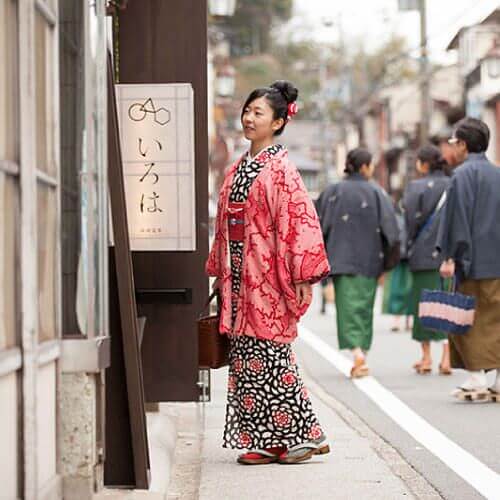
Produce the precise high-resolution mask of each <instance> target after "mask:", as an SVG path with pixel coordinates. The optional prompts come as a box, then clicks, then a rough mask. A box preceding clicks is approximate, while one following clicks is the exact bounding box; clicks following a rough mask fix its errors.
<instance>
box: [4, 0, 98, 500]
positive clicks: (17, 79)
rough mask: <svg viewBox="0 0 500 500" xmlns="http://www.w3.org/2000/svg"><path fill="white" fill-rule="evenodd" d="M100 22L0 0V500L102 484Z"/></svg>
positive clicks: (93, 8) (91, 8)
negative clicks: (99, 358) (100, 467)
mask: <svg viewBox="0 0 500 500" xmlns="http://www.w3.org/2000/svg"><path fill="white" fill-rule="evenodd" d="M104 28H105V5H104V0H97V1H95V2H88V1H84V0H79V1H78V0H74V1H64V2H62V1H61V2H57V0H5V1H2V2H0V67H1V68H2V71H1V72H0V109H1V110H2V112H1V113H0V281H1V284H0V398H1V411H0V442H1V443H2V447H1V449H0V457H1V464H0V465H1V468H0V471H1V472H0V477H1V483H2V488H1V492H0V498H2V499H9V500H11V499H15V498H25V499H50V500H52V499H57V498H63V496H64V498H68V499H69V498H82V499H84V498H91V497H92V494H93V493H94V491H96V489H98V488H99V487H100V486H99V482H100V481H99V464H100V462H102V447H101V446H100V442H101V440H102V433H103V429H102V424H101V422H102V418H101V413H100V412H101V409H102V396H101V388H102V380H103V373H104V372H103V368H104V365H105V362H104V361H105V356H102V357H101V359H103V360H104V361H103V362H102V363H101V366H100V365H99V363H98V362H97V361H96V355H97V354H98V353H99V351H100V350H102V349H103V348H102V346H103V345H105V344H106V341H105V339H106V335H107V297H106V290H107V285H106V280H107V263H106V256H107V236H106V234H107V233H106V220H107V217H106V214H107V201H106V187H105V186H106V178H105V171H106V144H105V141H106V133H105V131H106V114H105V109H106V108H105V105H106V87H105V82H106V80H105V76H106V66H105V64H106V38H105V29H104ZM100 439H101V440H100Z"/></svg>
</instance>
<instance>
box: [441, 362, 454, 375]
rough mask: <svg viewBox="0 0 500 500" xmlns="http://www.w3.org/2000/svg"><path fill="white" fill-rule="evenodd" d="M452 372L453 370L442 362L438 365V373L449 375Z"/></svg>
mask: <svg viewBox="0 0 500 500" xmlns="http://www.w3.org/2000/svg"><path fill="white" fill-rule="evenodd" d="M452 373H453V371H452V370H451V368H450V367H449V366H447V367H446V368H445V367H444V366H443V365H442V364H440V365H439V375H451V374H452Z"/></svg>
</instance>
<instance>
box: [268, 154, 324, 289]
mask: <svg viewBox="0 0 500 500" xmlns="http://www.w3.org/2000/svg"><path fill="white" fill-rule="evenodd" d="M276 189H277V196H276V207H275V214H276V215H275V221H276V238H277V240H276V246H277V252H278V258H279V259H280V260H281V259H283V261H284V263H285V266H286V268H287V269H288V271H289V273H290V275H291V279H292V282H293V283H300V282H304V281H308V282H311V283H315V282H317V281H319V280H321V279H322V278H324V277H325V276H327V275H328V273H329V272H330V266H329V264H328V258H327V255H326V252H325V246H324V243H323V235H322V232H321V228H320V224H319V219H318V214H317V213H316V209H315V207H314V204H313V202H312V200H311V198H310V197H309V194H308V192H307V190H306V187H305V186H304V183H303V181H302V179H301V177H300V174H299V172H298V170H297V168H296V167H295V166H294V165H292V164H287V165H286V166H285V167H284V169H283V172H282V175H281V176H280V179H279V181H278V182H277V185H276Z"/></svg>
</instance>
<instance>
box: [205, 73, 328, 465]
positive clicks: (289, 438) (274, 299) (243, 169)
mask: <svg viewBox="0 0 500 500" xmlns="http://www.w3.org/2000/svg"><path fill="white" fill-rule="evenodd" d="M297 95H298V91H297V89H296V88H295V87H294V86H293V85H292V84H291V83H288V82H284V81H278V82H275V83H273V84H272V85H271V86H270V87H264V88H258V89H256V90H254V91H253V92H252V93H251V94H250V95H249V96H248V98H247V100H246V102H245V104H244V106H243V109H242V113H241V122H242V125H243V131H244V134H245V137H246V139H248V140H249V141H250V149H249V150H248V151H247V152H246V153H245V154H244V155H243V156H242V157H241V158H240V159H239V160H238V161H237V162H236V163H235V164H234V165H233V166H232V167H231V168H230V169H229V171H228V173H227V175H226V177H225V180H224V183H223V185H222V188H221V191H220V195H219V202H218V207H217V219H216V229H215V239H214V243H213V246H212V249H211V252H210V255H209V257H208V260H207V264H206V270H207V274H208V275H209V276H214V277H216V278H217V279H216V284H215V287H217V288H218V289H219V291H220V296H221V302H222V304H221V316H220V333H221V334H223V335H228V336H229V338H230V353H229V359H230V366H229V380H228V403H227V412H226V424H225V429H224V439H223V446H224V447H227V448H236V449H247V450H249V451H248V452H247V453H244V454H242V455H240V456H239V458H238V462H239V463H241V464H247V465H255V464H267V463H271V462H280V463H296V462H302V461H304V460H307V459H309V458H311V457H312V456H313V455H315V454H323V453H328V452H329V446H328V444H327V442H326V437H325V435H324V434H323V431H322V428H321V427H320V424H319V422H318V419H317V418H316V415H315V414H314V411H313V409H312V406H311V402H310V400H309V397H308V393H307V390H306V388H305V387H304V385H303V383H302V380H301V378H300V375H299V371H298V368H297V364H296V360H295V356H294V354H293V352H292V349H291V343H292V341H293V340H294V339H295V338H296V336H297V322H298V321H299V319H300V317H301V316H302V315H303V314H304V313H305V311H306V310H307V308H308V306H309V304H310V302H311V299H312V284H313V283H315V282H317V281H319V280H321V279H322V278H323V277H325V276H327V275H328V272H329V266H328V259H327V256H326V253H325V249H324V244H323V239H322V235H321V229H320V225H319V221H318V218H317V215H316V210H315V208H314V206H313V203H312V201H311V199H310V198H309V196H308V193H307V191H306V188H305V186H304V184H303V182H302V179H301V177H300V175H299V172H298V170H297V168H296V167H295V165H293V164H292V163H291V162H290V160H289V158H288V152H287V150H286V149H285V148H284V147H283V146H281V145H279V144H276V143H275V138H276V136H278V135H280V134H281V133H282V132H283V130H284V128H285V126H286V124H287V123H288V121H289V120H290V119H291V118H292V116H293V115H294V114H295V112H296V111H297V104H296V102H295V101H296V99H297Z"/></svg>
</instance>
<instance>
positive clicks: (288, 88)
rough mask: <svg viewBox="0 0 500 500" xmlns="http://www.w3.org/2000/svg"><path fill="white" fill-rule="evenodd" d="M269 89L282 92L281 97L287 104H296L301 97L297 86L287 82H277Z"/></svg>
mask: <svg viewBox="0 0 500 500" xmlns="http://www.w3.org/2000/svg"><path fill="white" fill-rule="evenodd" d="M269 87H270V88H272V89H276V90H277V91H278V92H280V93H281V95H282V96H283V97H284V98H285V100H286V102H287V104H291V103H292V102H295V101H296V100H297V97H298V95H299V91H298V90H297V88H296V87H295V85H294V84H293V83H291V82H288V81H286V80H276V81H275V82H274V83H272V84H271V85H270V86H269Z"/></svg>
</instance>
